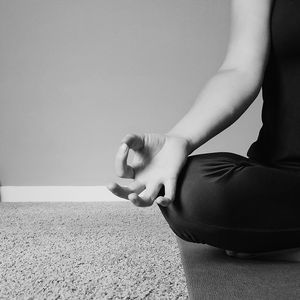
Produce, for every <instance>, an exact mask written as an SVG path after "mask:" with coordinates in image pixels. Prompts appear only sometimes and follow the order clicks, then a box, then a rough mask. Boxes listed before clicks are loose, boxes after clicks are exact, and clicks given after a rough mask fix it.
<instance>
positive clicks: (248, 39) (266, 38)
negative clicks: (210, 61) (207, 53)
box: [219, 0, 273, 88]
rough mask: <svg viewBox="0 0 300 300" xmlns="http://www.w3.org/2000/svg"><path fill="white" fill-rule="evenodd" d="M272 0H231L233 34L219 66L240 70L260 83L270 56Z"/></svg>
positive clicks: (254, 81)
mask: <svg viewBox="0 0 300 300" xmlns="http://www.w3.org/2000/svg"><path fill="white" fill-rule="evenodd" d="M272 3H273V0H232V1H231V27H230V37H229V43H228V47H227V53H226V56H225V59H224V61H223V63H222V65H221V67H220V69H219V70H228V69H236V70H240V71H242V72H244V73H246V74H247V75H249V78H250V79H251V80H252V81H253V84H254V85H255V86H256V87H259V88H260V86H261V81H262V78H263V73H264V69H265V66H266V62H267V60H268V53H269V43H270V25H269V24H270V16H271V8H272Z"/></svg>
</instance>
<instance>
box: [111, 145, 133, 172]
mask: <svg viewBox="0 0 300 300" xmlns="http://www.w3.org/2000/svg"><path fill="white" fill-rule="evenodd" d="M128 153H129V147H128V145H127V144H124V143H123V144H121V146H120V147H119V149H118V152H117V155H116V158H115V170H116V174H117V175H118V176H119V177H121V178H134V169H133V168H132V167H131V166H130V165H128V164H127V158H128Z"/></svg>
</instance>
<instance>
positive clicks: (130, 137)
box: [121, 134, 144, 150]
mask: <svg viewBox="0 0 300 300" xmlns="http://www.w3.org/2000/svg"><path fill="white" fill-rule="evenodd" d="M121 143H125V144H127V145H128V147H129V148H130V149H132V150H141V149H142V148H143V147H144V136H143V135H139V134H127V135H125V137H124V138H123V139H122V141H121Z"/></svg>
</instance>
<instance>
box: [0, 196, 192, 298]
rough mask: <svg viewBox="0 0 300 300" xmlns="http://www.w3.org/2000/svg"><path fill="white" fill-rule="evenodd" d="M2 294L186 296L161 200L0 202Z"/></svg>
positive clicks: (177, 256)
mask: <svg viewBox="0 0 300 300" xmlns="http://www.w3.org/2000/svg"><path fill="white" fill-rule="evenodd" d="M0 228H1V230H0V299H31V300H33V299H187V298H188V297H187V289H186V282H185V276H184V271H183V268H182V264H181V258H180V252H179V248H178V246H177V242H176V238H175V235H174V234H173V233H172V232H171V230H170V228H169V227H168V224H167V222H166V221H165V220H164V218H163V217H162V215H161V214H160V211H159V208H158V207H157V205H156V204H155V205H153V206H152V207H150V208H139V207H135V206H134V205H132V204H131V203H130V202H99V203H0Z"/></svg>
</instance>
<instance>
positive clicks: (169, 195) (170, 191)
mask: <svg viewBox="0 0 300 300" xmlns="http://www.w3.org/2000/svg"><path fill="white" fill-rule="evenodd" d="M176 182H177V179H176V178H172V179H168V180H167V181H165V183H164V186H165V195H164V196H160V197H158V198H157V200H156V203H157V204H160V205H162V206H168V205H170V204H171V203H172V202H173V201H174V200H175V193H176Z"/></svg>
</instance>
